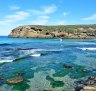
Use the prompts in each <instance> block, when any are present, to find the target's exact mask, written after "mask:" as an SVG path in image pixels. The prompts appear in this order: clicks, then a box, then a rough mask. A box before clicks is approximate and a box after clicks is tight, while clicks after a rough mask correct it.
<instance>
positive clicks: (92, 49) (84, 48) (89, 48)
mask: <svg viewBox="0 0 96 91" xmlns="http://www.w3.org/2000/svg"><path fill="white" fill-rule="evenodd" d="M78 49H81V50H83V51H86V50H89V51H95V50H96V48H92V47H88V48H87V47H83V48H78Z"/></svg>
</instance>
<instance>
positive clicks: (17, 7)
mask: <svg viewBox="0 0 96 91" xmlns="http://www.w3.org/2000/svg"><path fill="white" fill-rule="evenodd" d="M9 8H10V10H18V9H20V7H19V6H9Z"/></svg>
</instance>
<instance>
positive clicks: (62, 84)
mask: <svg viewBox="0 0 96 91" xmlns="http://www.w3.org/2000/svg"><path fill="white" fill-rule="evenodd" d="M50 85H52V87H53V88H55V87H63V86H64V82H63V81H53V82H51V83H50Z"/></svg>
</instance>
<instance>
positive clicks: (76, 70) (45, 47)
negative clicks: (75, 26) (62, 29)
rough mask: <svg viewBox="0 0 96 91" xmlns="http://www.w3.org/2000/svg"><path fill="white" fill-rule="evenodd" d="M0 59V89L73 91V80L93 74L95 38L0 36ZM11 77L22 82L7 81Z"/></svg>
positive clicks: (15, 90) (10, 90) (95, 70)
mask: <svg viewBox="0 0 96 91" xmlns="http://www.w3.org/2000/svg"><path fill="white" fill-rule="evenodd" d="M12 60H13V62H12ZM0 61H1V62H3V63H1V62H0V79H1V78H2V79H3V80H0V91H45V90H52V91H62V90H64V91H75V87H76V84H75V81H76V80H78V79H82V78H85V77H87V76H92V75H96V40H76V39H63V40H62V41H61V40H60V39H33V38H8V37H0ZM4 62H5V63H4ZM66 66H70V67H72V68H71V69H70V68H67V67H66ZM82 70H87V71H88V72H85V73H83V72H82ZM18 72H19V73H23V74H18ZM17 74H18V75H17ZM14 77H22V78H23V79H24V81H23V82H21V83H18V84H9V83H8V82H7V80H8V79H10V78H14Z"/></svg>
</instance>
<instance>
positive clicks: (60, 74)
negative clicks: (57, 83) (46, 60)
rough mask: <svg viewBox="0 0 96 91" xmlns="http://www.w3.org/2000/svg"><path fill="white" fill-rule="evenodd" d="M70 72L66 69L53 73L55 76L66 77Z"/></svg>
mask: <svg viewBox="0 0 96 91" xmlns="http://www.w3.org/2000/svg"><path fill="white" fill-rule="evenodd" d="M68 73H69V71H66V70H60V71H58V72H56V73H54V74H53V76H54V77H64V76H65V75H67V74H68Z"/></svg>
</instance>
